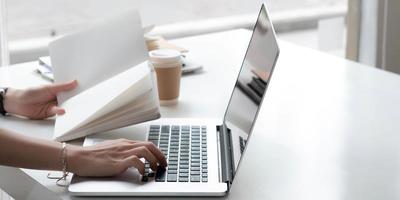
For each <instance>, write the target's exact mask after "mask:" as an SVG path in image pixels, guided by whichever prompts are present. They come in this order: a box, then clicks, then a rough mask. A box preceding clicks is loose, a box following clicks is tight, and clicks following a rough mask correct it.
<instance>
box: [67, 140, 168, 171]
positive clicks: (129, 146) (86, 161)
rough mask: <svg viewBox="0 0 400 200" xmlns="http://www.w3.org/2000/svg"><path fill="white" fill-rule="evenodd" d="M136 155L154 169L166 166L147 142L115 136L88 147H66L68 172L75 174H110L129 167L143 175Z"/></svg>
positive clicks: (154, 147)
mask: <svg viewBox="0 0 400 200" xmlns="http://www.w3.org/2000/svg"><path fill="white" fill-rule="evenodd" d="M140 158H144V159H145V160H146V163H149V164H150V167H151V169H152V170H154V171H156V170H157V167H161V168H165V167H166V166H167V161H166V159H165V156H164V154H163V153H162V152H161V151H160V150H159V149H158V148H157V147H156V146H155V145H154V144H153V143H151V142H142V141H132V140H127V139H118V140H110V141H105V142H102V143H98V144H96V145H93V146H89V147H78V146H72V145H69V146H67V161H68V167H67V168H68V171H70V172H72V173H74V174H77V175H79V176H102V177H104V176H114V175H118V174H120V173H122V172H124V171H126V170H127V169H128V168H130V167H134V168H137V169H138V171H139V172H140V173H141V174H144V172H145V164H144V163H143V162H142V161H141V160H140Z"/></svg>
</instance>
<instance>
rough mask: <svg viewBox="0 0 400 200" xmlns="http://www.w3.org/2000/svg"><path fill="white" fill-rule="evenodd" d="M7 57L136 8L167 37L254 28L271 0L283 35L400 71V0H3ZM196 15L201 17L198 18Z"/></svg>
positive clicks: (22, 57) (36, 52)
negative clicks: (259, 11)
mask: <svg viewBox="0 0 400 200" xmlns="http://www.w3.org/2000/svg"><path fill="white" fill-rule="evenodd" d="M0 2H1V10H0V11H1V15H0V17H1V18H0V19H1V20H0V32H1V33H0V39H1V41H2V42H0V44H1V45H2V48H1V49H2V50H1V51H2V57H1V58H2V59H1V60H2V62H3V65H4V64H7V63H10V64H15V63H20V62H26V61H32V60H36V59H37V58H38V57H39V56H44V55H47V54H48V53H47V44H48V42H49V41H51V40H52V39H54V38H55V37H57V36H59V35H62V34H65V33H68V32H72V31H76V30H78V29H80V28H84V27H86V26H87V25H88V24H90V23H92V22H93V21H94V20H101V18H104V17H108V16H111V15H115V14H116V13H119V12H122V11H124V10H128V9H137V10H139V12H140V13H141V16H142V21H143V25H144V26H148V25H152V24H154V25H156V30H155V31H156V32H157V33H160V34H162V35H163V36H165V37H166V38H167V39H173V38H179V37H185V36H190V35H198V34H204V33H212V32H218V31H224V30H231V29H237V28H251V27H252V26H253V24H254V22H255V19H256V14H257V12H258V10H259V8H260V5H261V3H262V2H266V4H267V7H268V9H269V10H270V12H271V18H272V20H273V22H274V24H275V28H276V30H277V32H278V37H279V38H280V39H282V40H287V41H290V42H293V43H296V44H299V45H303V46H307V47H310V48H313V49H316V50H320V51H324V52H327V53H330V54H332V55H336V56H340V57H346V58H348V59H351V60H354V61H357V62H362V63H365V64H368V65H371V66H376V67H379V68H382V69H387V70H390V71H394V72H397V73H399V72H400V69H397V68H399V67H397V63H398V62H399V60H398V58H399V57H400V55H399V54H400V48H399V47H400V44H399V42H397V35H398V34H397V33H398V32H399V31H398V30H397V29H400V28H399V27H398V26H397V25H396V24H397V23H396V22H397V19H400V14H397V13H398V12H397V10H398V8H400V1H398V0H380V1H378V0H264V1H262V0H246V1H243V0H196V1H194V0H153V1H148V0H147V1H146V0H113V1H109V0H29V1H27V0H0ZM194 22H195V23H194Z"/></svg>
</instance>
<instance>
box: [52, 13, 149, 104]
mask: <svg viewBox="0 0 400 200" xmlns="http://www.w3.org/2000/svg"><path fill="white" fill-rule="evenodd" d="M49 52H50V57H51V63H52V66H53V71H54V79H55V80H54V81H55V82H56V83H61V82H68V81H71V80H74V79H76V80H78V87H77V88H76V89H75V90H73V91H70V92H65V93H61V94H59V95H58V96H57V98H58V102H59V103H63V102H64V101H65V100H67V99H69V98H71V97H72V96H75V95H76V94H79V93H81V92H82V91H85V90H87V89H88V88H90V87H93V86H95V85H97V84H98V83H100V82H102V81H104V80H106V79H108V78H110V77H112V76H114V75H117V74H119V73H121V72H123V71H126V70H127V69H129V68H130V67H132V66H135V65H137V64H139V63H141V62H143V61H145V60H147V59H148V55H147V49H146V46H145V42H144V38H143V29H142V25H141V21H140V16H139V13H138V12H137V11H129V12H126V13H124V14H122V15H120V16H117V17H114V18H111V19H108V20H105V21H102V22H100V23H97V24H94V25H93V26H92V27H90V28H88V29H85V30H83V31H79V32H76V33H73V34H70V35H67V36H65V37H62V38H60V39H58V40H55V41H54V42H52V43H50V45H49Z"/></svg>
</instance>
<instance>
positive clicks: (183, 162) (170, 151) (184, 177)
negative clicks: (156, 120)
mask: <svg viewBox="0 0 400 200" xmlns="http://www.w3.org/2000/svg"><path fill="white" fill-rule="evenodd" d="M148 141H150V142H152V143H154V144H155V145H156V146H158V147H159V148H160V149H161V151H162V152H163V153H164V155H165V157H166V158H167V161H168V167H167V168H163V167H158V168H157V171H155V172H154V171H152V170H151V169H150V164H149V163H148V162H145V174H144V175H143V179H142V181H144V182H147V181H150V180H151V179H154V180H155V181H156V182H208V160H207V127H206V126H189V125H185V126H178V125H173V126H169V125H162V126H161V125H151V126H150V131H149V137H148Z"/></svg>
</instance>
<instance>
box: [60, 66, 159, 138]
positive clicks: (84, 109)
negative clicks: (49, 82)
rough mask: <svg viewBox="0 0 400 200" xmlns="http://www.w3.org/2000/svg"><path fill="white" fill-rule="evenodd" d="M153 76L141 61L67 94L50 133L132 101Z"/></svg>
mask: <svg viewBox="0 0 400 200" xmlns="http://www.w3.org/2000/svg"><path fill="white" fill-rule="evenodd" d="M153 79H154V78H153V77H152V73H151V68H150V67H149V66H148V64H147V61H145V62H143V63H141V64H139V65H136V66H133V67H131V68H130V69H128V70H126V71H124V72H122V73H120V74H118V75H116V76H114V77H112V78H110V79H108V80H106V81H103V82H102V83H100V84H98V85H96V86H94V87H92V88H90V89H88V90H86V91H84V92H82V93H80V94H78V95H76V96H74V97H71V98H70V99H68V100H67V101H65V102H64V103H62V104H60V106H61V107H63V108H64V109H65V110H66V113H65V114H64V115H61V116H58V117H57V119H56V124H55V133H54V136H53V137H54V138H56V139H57V138H60V137H62V136H64V135H68V134H69V133H70V132H72V131H73V130H74V129H78V128H80V127H81V126H84V125H86V124H89V123H91V122H93V121H95V120H96V119H98V118H101V117H104V116H106V115H108V114H110V113H113V111H115V110H118V109H119V108H121V107H123V106H125V105H127V104H129V103H131V102H134V101H135V100H136V99H137V98H140V97H141V96H142V95H144V94H145V93H147V92H149V91H152V90H154V88H153ZM152 103H153V106H154V105H156V108H157V109H158V102H154V101H152ZM132 112H134V111H132ZM157 113H158V112H157ZM142 121H144V120H142ZM88 134H90V132H85V135H88ZM85 135H80V136H79V137H82V136H85Z"/></svg>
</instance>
